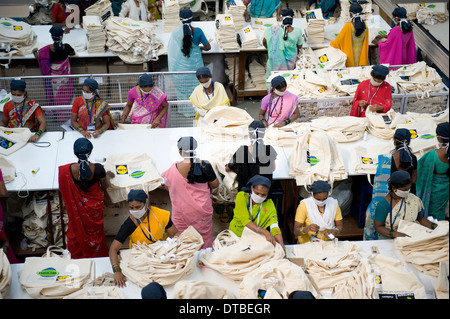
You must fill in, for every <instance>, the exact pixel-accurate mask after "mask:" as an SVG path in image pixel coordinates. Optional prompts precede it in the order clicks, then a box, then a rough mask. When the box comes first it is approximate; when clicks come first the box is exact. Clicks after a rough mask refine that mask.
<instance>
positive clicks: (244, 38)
mask: <svg viewBox="0 0 450 319" xmlns="http://www.w3.org/2000/svg"><path fill="white" fill-rule="evenodd" d="M237 30H239V31H238V36H239V38H240V41H241V48H242V49H255V48H257V47H258V40H257V39H256V35H255V32H254V31H253V29H252V27H251V26H247V27H244V28H241V29H237Z"/></svg>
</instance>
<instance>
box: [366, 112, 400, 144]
mask: <svg viewBox="0 0 450 319" xmlns="http://www.w3.org/2000/svg"><path fill="white" fill-rule="evenodd" d="M366 118H367V120H368V123H367V130H368V131H369V133H370V134H372V135H373V136H376V137H379V138H382V139H386V140H391V139H392V138H393V137H394V133H395V130H396V129H397V125H399V124H406V122H407V118H406V116H405V115H403V114H400V113H396V112H395V111H394V110H392V109H390V110H389V111H388V112H387V113H377V112H371V111H370V110H369V109H366Z"/></svg>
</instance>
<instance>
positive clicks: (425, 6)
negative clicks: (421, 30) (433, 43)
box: [402, 2, 448, 25]
mask: <svg viewBox="0 0 450 319" xmlns="http://www.w3.org/2000/svg"><path fill="white" fill-rule="evenodd" d="M402 7H404V8H405V9H406V11H407V12H408V20H416V19H417V21H418V22H419V23H420V24H431V25H433V24H436V23H442V22H444V21H446V20H447V19H448V11H447V8H446V5H445V3H439V2H435V3H404V4H402Z"/></svg>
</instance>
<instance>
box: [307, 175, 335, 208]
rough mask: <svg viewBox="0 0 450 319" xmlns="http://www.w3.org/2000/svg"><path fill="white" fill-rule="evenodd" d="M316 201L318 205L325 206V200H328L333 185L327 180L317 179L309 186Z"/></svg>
mask: <svg viewBox="0 0 450 319" xmlns="http://www.w3.org/2000/svg"><path fill="white" fill-rule="evenodd" d="M309 189H310V191H311V193H312V198H313V201H314V203H315V204H316V205H317V206H324V205H325V201H326V200H327V198H328V196H329V194H330V190H331V186H330V184H328V182H326V181H315V182H314V183H312V184H311V186H310V187H309Z"/></svg>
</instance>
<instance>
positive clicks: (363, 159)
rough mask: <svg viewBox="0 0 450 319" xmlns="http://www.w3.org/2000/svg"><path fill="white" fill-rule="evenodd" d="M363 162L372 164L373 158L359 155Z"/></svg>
mask: <svg viewBox="0 0 450 319" xmlns="http://www.w3.org/2000/svg"><path fill="white" fill-rule="evenodd" d="M361 161H362V162H363V164H373V160H372V159H371V158H370V157H361Z"/></svg>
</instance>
